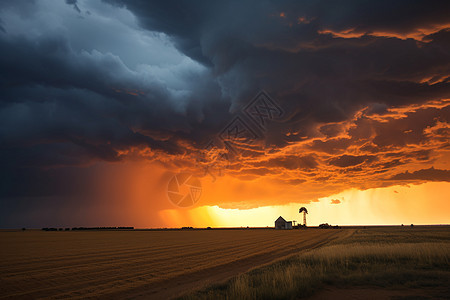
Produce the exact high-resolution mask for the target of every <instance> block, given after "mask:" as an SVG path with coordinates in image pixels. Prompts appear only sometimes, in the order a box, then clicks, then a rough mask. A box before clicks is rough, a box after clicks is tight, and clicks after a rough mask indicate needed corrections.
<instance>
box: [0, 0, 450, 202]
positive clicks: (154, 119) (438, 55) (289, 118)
mask: <svg viewBox="0 0 450 300" xmlns="http://www.w3.org/2000/svg"><path fill="white" fill-rule="evenodd" d="M449 10H450V3H449V2H448V1H396V2H394V3H393V2H392V1H376V2H374V1H346V2H340V3H337V2H335V1H313V2H311V1H301V2H300V1H246V2H242V1H196V2H192V1H177V2H167V1H120V0H108V1H103V2H87V1H75V0H66V1H65V2H61V3H60V2H52V1H2V2H1V3H0V91H1V97H0V157H1V158H0V159H1V165H2V167H3V168H2V174H1V177H2V178H9V179H8V180H5V181H4V182H8V186H9V185H12V186H11V187H8V189H7V192H4V194H5V195H6V194H7V195H8V196H9V197H13V196H14V195H15V194H17V195H21V196H30V195H32V194H33V192H31V191H35V192H34V194H36V195H42V196H51V195H52V193H51V191H50V190H51V188H50V187H49V186H50V185H51V184H52V183H53V185H56V184H58V185H59V178H67V180H68V181H73V180H74V178H75V177H82V176H83V175H82V174H80V173H77V172H75V171H74V168H76V166H86V165H91V164H95V163H96V162H102V161H107V162H117V161H120V160H121V159H123V157H125V156H126V154H127V153H129V152H132V153H134V152H133V149H134V148H138V149H150V151H152V152H153V153H159V154H160V157H164V158H167V157H169V158H167V159H168V160H170V157H173V156H175V157H176V156H177V155H179V154H187V155H188V154H189V153H190V152H196V150H197V149H198V148H202V147H204V145H205V144H206V143H207V142H209V141H210V140H211V139H213V137H216V136H217V134H218V133H219V132H220V130H222V129H223V128H224V126H226V124H227V122H229V121H230V120H231V119H232V117H233V116H234V115H236V114H238V113H239V112H240V111H241V108H242V107H243V106H244V105H245V104H246V103H248V101H249V100H251V99H252V98H253V97H254V95H255V94H256V93H257V92H258V91H259V90H261V89H265V90H267V91H268V92H269V93H270V94H271V95H272V96H273V97H274V99H276V101H277V103H279V104H280V106H282V108H283V109H284V111H285V112H286V113H285V114H284V115H283V120H281V121H280V120H279V122H274V123H273V124H272V127H270V128H267V130H266V131H265V132H264V134H261V135H260V136H262V137H263V138H264V139H265V140H266V141H265V145H266V146H267V148H272V149H273V151H272V152H271V153H277V151H278V150H280V149H282V148H283V147H289V146H291V145H295V144H296V143H303V142H304V148H302V149H303V150H305V153H301V154H298V153H292V152H291V153H289V154H286V155H280V156H276V157H269V158H267V159H266V160H258V159H257V158H258V157H257V156H258V155H260V153H268V152H270V151H266V152H263V151H259V152H258V151H254V154H252V156H254V157H256V159H255V161H256V162H252V163H249V165H248V166H245V167H246V168H244V167H241V166H235V167H234V170H243V171H242V172H243V173H245V170H248V174H249V175H254V176H262V175H267V174H270V173H271V172H272V173H273V172H275V173H276V172H281V173H282V171H281V170H289V171H304V172H309V173H311V174H310V175H311V176H316V179H317V178H329V174H319V173H318V174H312V172H315V171H316V170H318V169H321V168H328V167H329V168H330V170H332V171H336V170H338V171H336V172H352V171H354V172H355V173H357V172H362V171H364V170H366V169H364V168H365V167H367V166H371V167H373V168H375V172H385V170H386V169H389V168H394V167H397V166H401V165H404V164H407V163H408V162H411V161H429V160H430V159H431V158H432V149H430V147H431V146H428V148H426V149H419V150H418V149H415V150H411V149H408V151H405V152H401V151H400V150H399V149H400V148H402V147H405V146H406V145H411V144H413V145H417V147H418V148H420V147H422V146H423V145H424V144H426V143H428V144H430V145H431V144H432V141H431V138H430V137H429V135H430V133H429V132H428V133H427V132H426V130H428V129H427V128H432V129H433V136H435V137H438V138H439V139H440V141H442V143H444V142H445V138H446V137H448V132H447V131H446V128H445V127H440V126H439V124H438V123H437V120H440V122H443V123H445V122H447V121H448V118H446V116H448V114H449V111H448V108H446V109H442V110H441V109H440V108H429V109H424V110H421V111H419V112H418V113H417V114H416V115H414V116H413V117H411V118H409V117H408V118H403V119H402V118H397V119H392V120H391V119H389V120H387V121H385V122H375V121H373V119H372V118H371V117H372V116H380V118H383V117H384V116H385V115H387V114H388V113H389V111H390V109H392V108H395V107H408V106H411V105H417V106H418V107H420V105H422V104H424V103H427V102H429V101H432V100H441V99H443V98H448V97H450V80H449V73H450V43H449V40H450V31H449V30H448V27H449V26H448V24H450V16H449V14H448V13H447V12H448V11H449ZM88 12H89V13H88ZM387 12H388V13H387ZM446 28H447V29H446ZM420 32H422V36H420V34H419V33H420ZM409 37H414V38H409ZM361 112H364V116H363V117H361V118H357V119H356V121H355V122H354V124H353V125H354V126H353V125H352V127H350V128H349V127H346V124H347V123H348V122H349V120H351V119H352V118H354V117H355V113H361ZM350 123H351V122H350ZM302 145H303V144H302ZM351 147H354V148H355V149H360V150H361V153H350V152H348V149H349V148H351ZM380 151H384V153H383V155H380V156H379V157H376V155H377V153H378V152H380ZM389 151H391V152H389ZM395 151H396V152H395ZM420 151H422V152H420ZM394 152H395V153H394ZM317 153H318V154H317ZM406 154H407V155H409V156H408V157H406V156H405V155H406ZM389 155H391V156H389ZM157 158H158V157H157V156H152V159H157ZM176 164H178V162H177V163H176ZM324 166H326V167H324ZM49 168H62V169H64V168H69V169H68V170H69V171H67V172H65V171H64V172H63V171H61V173H60V174H56V173H57V172H56V171H55V173H51V174H50V173H49V172H48V170H49ZM274 170H275V171H274ZM40 172H43V173H42V174H43V175H42V178H44V179H45V180H44V179H43V180H41V181H38V183H39V184H38V187H39V188H38V187H33V188H30V189H29V191H30V192H29V193H28V194H27V193H25V194H23V193H21V192H20V189H26V188H27V186H31V185H32V183H31V181H32V180H31V178H33V177H39V176H41V175H40ZM8 174H14V176H13V177H9V175H8ZM48 174H50V175H48ZM72 174H75V175H72ZM72 176H74V177H72ZM11 178H14V180H12V179H11ZM21 178H22V179H23V180H22V179H21ZM61 180H62V179H61ZM317 180H318V179H317ZM284 181H285V182H291V183H292V184H300V183H303V182H305V181H306V179H305V178H301V179H299V178H289V179H286V180H284ZM14 185H15V186H14ZM63 186H64V185H63ZM66 190H68V191H71V189H70V188H67V189H66ZM2 191H3V188H2ZM39 191H42V192H39ZM56 194H57V193H56ZM0 196H1V195H0Z"/></svg>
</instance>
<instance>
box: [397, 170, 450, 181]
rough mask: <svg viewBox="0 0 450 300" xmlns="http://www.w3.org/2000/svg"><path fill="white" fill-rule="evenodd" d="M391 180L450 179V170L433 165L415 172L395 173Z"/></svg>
mask: <svg viewBox="0 0 450 300" xmlns="http://www.w3.org/2000/svg"><path fill="white" fill-rule="evenodd" d="M390 180H422V181H449V182H450V170H440V169H435V168H434V167H431V168H429V169H422V170H417V171H414V172H409V171H406V172H404V173H399V174H395V175H394V176H392V177H391V178H390Z"/></svg>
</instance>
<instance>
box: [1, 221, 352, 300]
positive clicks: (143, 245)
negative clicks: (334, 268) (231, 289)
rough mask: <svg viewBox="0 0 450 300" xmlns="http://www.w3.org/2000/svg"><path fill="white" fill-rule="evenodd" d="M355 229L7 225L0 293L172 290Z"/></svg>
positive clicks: (156, 294)
mask: <svg viewBox="0 0 450 300" xmlns="http://www.w3.org/2000/svg"><path fill="white" fill-rule="evenodd" d="M352 232H353V230H350V229H341V230H320V229H308V230H287V231H277V230H272V229H267V230H265V229H258V230H256V229H255V230H254V229H248V230H194V231H190V230H188V231H92V232H41V231H25V232H0V237H1V240H2V247H1V249H0V255H1V258H2V259H1V261H0V290H1V293H0V298H10V297H21V298H33V299H36V298H66V297H70V298H86V297H95V298H99V297H100V298H115V299H117V298H129V299H131V298H132V299H136V298H143V299H166V298H172V297H176V296H179V295H181V294H183V293H185V292H188V291H191V290H195V289H198V288H201V287H203V286H205V285H207V284H212V283H218V282H223V281H225V280H227V279H229V278H231V277H232V276H235V275H237V274H239V273H242V272H245V271H247V270H249V269H251V268H254V267H257V266H260V265H262V264H267V263H270V262H272V261H274V260H276V259H279V258H282V257H285V256H288V255H291V254H295V253H297V252H299V251H302V250H306V249H312V248H316V247H319V246H321V245H324V244H326V243H328V242H330V241H332V240H335V239H338V238H345V237H346V236H348V235H350V234H351V233H352Z"/></svg>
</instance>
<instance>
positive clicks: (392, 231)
mask: <svg viewBox="0 0 450 300" xmlns="http://www.w3.org/2000/svg"><path fill="white" fill-rule="evenodd" d="M449 282H450V227H449V226H417V227H409V226H408V227H399V226H397V227H392V226H391V227H373V228H370V227H369V228H366V229H364V228H359V229H357V230H356V231H355V232H354V233H353V234H352V235H351V236H348V237H347V238H344V239H337V240H335V241H332V242H331V243H328V244H327V245H324V246H323V247H320V248H316V249H308V250H305V251H301V252H299V253H298V254H296V255H293V256H290V257H289V258H286V259H282V260H279V261H277V262H275V263H273V264H269V265H266V266H263V267H257V268H254V269H253V270H251V271H250V272H247V273H244V274H240V275H239V276H236V277H234V278H233V279H231V280H229V281H228V282H226V283H224V284H220V285H214V286H210V287H208V288H206V289H203V290H201V291H198V292H196V293H192V294H187V295H185V296H184V297H183V298H184V299H186V300H187V299H189V300H193V299H196V300H197V299H204V300H206V299H208V300H209V299H211V300H217V299H243V300H244V299H249V300H251V299H299V298H310V299H311V300H316V299H334V300H336V299H364V300H366V299H449V295H450V285H449Z"/></svg>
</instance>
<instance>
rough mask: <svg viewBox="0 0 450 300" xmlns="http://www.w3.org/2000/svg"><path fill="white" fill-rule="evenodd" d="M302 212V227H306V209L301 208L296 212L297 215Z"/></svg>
mask: <svg viewBox="0 0 450 300" xmlns="http://www.w3.org/2000/svg"><path fill="white" fill-rule="evenodd" d="M302 212H303V226H305V227H306V214H307V213H308V210H307V209H306V207H301V208H300V209H299V210H298V213H299V214H301V213H302Z"/></svg>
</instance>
